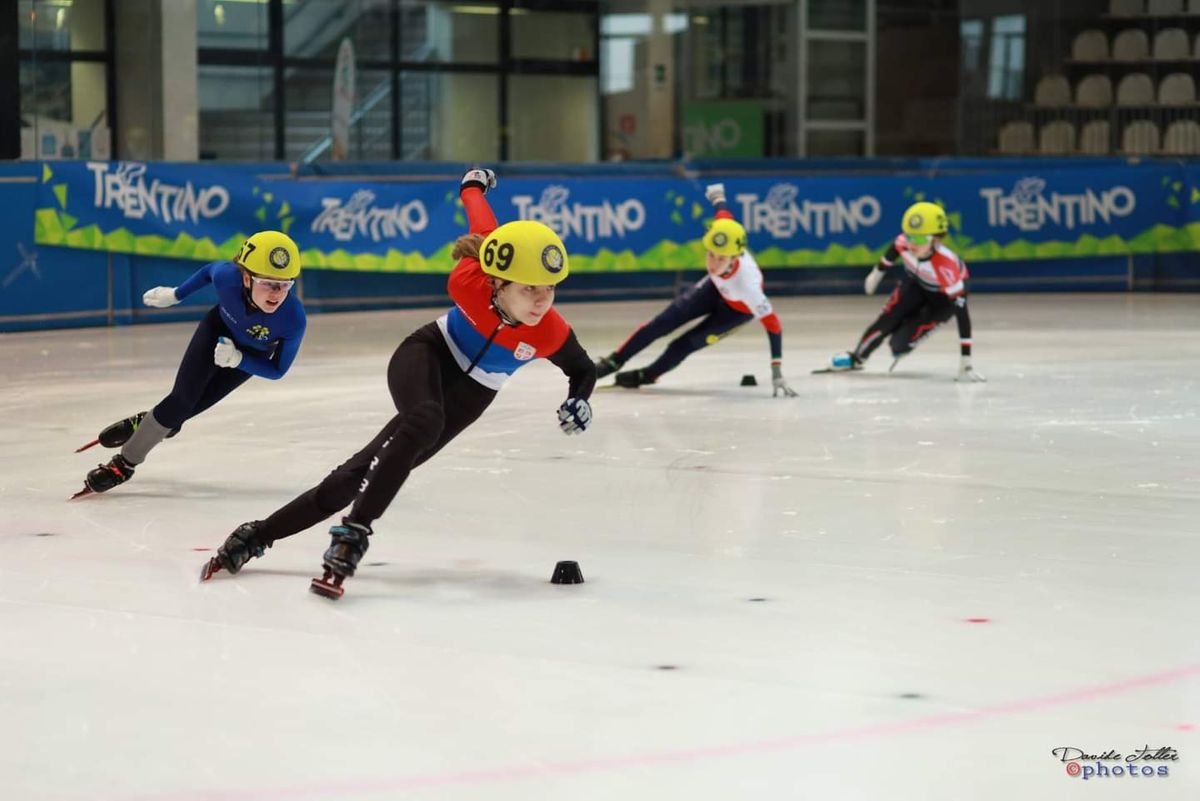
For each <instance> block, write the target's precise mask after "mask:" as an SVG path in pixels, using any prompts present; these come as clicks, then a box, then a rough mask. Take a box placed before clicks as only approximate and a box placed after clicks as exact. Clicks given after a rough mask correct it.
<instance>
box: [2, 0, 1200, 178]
mask: <svg viewBox="0 0 1200 801" xmlns="http://www.w3.org/2000/svg"><path fill="white" fill-rule="evenodd" d="M7 7H8V8H10V9H12V8H15V9H16V15H17V20H16V25H15V26H12V28H11V32H9V33H7V34H5V35H7V36H10V37H11V38H9V39H7V40H4V39H3V37H2V36H0V41H9V42H15V43H16V44H17V53H16V55H15V58H14V59H13V61H11V62H5V63H7V64H12V67H11V68H8V67H6V71H9V69H11V73H10V74H9V75H8V76H7V77H4V78H3V80H6V81H7V91H6V92H0V97H5V96H12V97H14V98H15V100H9V101H8V102H9V103H13V104H15V107H10V108H9V109H4V112H5V114H6V116H7V118H9V119H13V118H16V119H19V120H20V131H21V136H20V153H21V155H24V156H25V157H30V158H33V157H56V156H57V157H75V156H80V155H82V156H85V157H109V156H116V157H121V156H126V157H136V158H141V157H155V156H154V154H155V153H156V152H161V151H162V150H164V149H165V148H164V146H163V145H162V144H161V143H162V141H163V140H164V139H165V138H169V134H170V131H171V129H172V127H173V123H174V122H175V121H180V125H182V126H187V125H191V124H192V120H193V119H194V121H195V122H194V124H195V133H194V134H192V138H193V139H194V140H195V141H194V143H193V147H195V148H196V150H195V152H196V153H197V155H198V156H199V157H200V158H203V159H220V160H264V159H265V160H289V161H313V160H326V159H331V158H333V157H334V152H335V150H336V151H337V152H338V155H339V156H340V157H344V158H348V159H360V160H374V159H449V160H464V161H495V160H503V159H514V160H518V159H519V160H525V159H530V160H543V161H567V162H586V161H592V160H597V159H606V160H607V159H616V160H621V159H641V158H654V159H661V158H680V157H690V158H722V157H738V158H742V157H805V156H823V155H839V156H840V155H949V154H956V153H957V154H973V155H988V154H993V153H1002V152H1003V153H1042V152H1044V153H1053V154H1060V153H1073V152H1085V153H1118V152H1130V153H1134V152H1157V150H1158V149H1167V148H1170V149H1171V151H1170V152H1173V153H1174V152H1185V153H1190V152H1192V151H1191V150H1189V149H1188V148H1190V147H1192V145H1190V144H1189V143H1188V141H1190V140H1188V137H1192V138H1200V114H1198V113H1197V112H1196V110H1195V108H1196V106H1195V102H1196V101H1195V98H1196V96H1198V95H1200V92H1198V91H1197V90H1196V87H1197V85H1198V84H1200V71H1198V70H1197V67H1196V64H1197V63H1200V15H1195V14H1191V15H1189V14H1186V13H1184V14H1179V13H1168V11H1169V9H1168V10H1167V11H1162V13H1158V12H1155V13H1150V12H1149V11H1147V13H1144V14H1141V15H1137V16H1133V17H1129V16H1125V17H1117V16H1113V15H1110V14H1108V13H1107V9H1108V0H1046V1H1045V2H1041V3H1034V2H1032V0H991V1H990V2H989V3H987V4H978V3H967V2H965V0H912V1H911V2H905V3H895V2H883V0H742V1H741V2H734V1H731V2H716V0H605V2H599V1H598V0H194V2H193V3H190V4H177V3H173V2H171V0H10V2H9V3H8V4H7ZM1149 8H1150V6H1147V9H1149ZM1155 8H1159V6H1155ZM1161 8H1164V9H1165V8H1167V6H1161ZM185 9H186V11H185V12H182V13H184V15H185V16H187V17H188V19H187V20H185V22H186V23H187V24H186V25H183V24H181V21H180V19H179V18H178V17H179V15H180V13H181V10H185ZM193 14H194V16H193ZM142 43H144V45H143V44H142ZM345 43H349V47H350V48H351V49H352V53H353V59H352V61H353V65H354V70H353V73H354V77H355V80H354V84H355V93H354V97H353V103H352V105H351V107H350V109H349V112H348V115H347V116H346V118H345V119H344V120H343V121H344V122H345V129H346V139H345V142H344V153H343V152H342V140H341V138H340V136H339V144H338V147H337V148H335V147H334V146H333V145H332V138H333V127H334V126H333V105H334V94H335V91H336V90H337V89H338V86H336V85H335V83H337V82H335V80H334V75H335V72H336V71H337V64H338V57H339V53H340V52H341V51H342V50H343V49H344V47H345ZM181 47H182V48H186V49H187V50H188V51H189V52H190V51H191V49H192V48H194V49H195V53H196V62H195V66H194V68H193V67H192V66H191V65H190V64H188V63H187V60H188V59H187V57H185V56H182V55H180V56H179V57H176V58H168V57H167V54H168V53H169V52H170V51H171V50H172V49H178V48H181ZM10 54H11V51H10ZM171 55H174V54H171ZM10 57H11V55H10ZM180 65H182V67H183V69H176V70H175V71H174V72H173V73H172V74H171V75H170V76H169V77H168V76H166V75H161V76H160V75H157V74H156V71H157V70H159V69H160V68H164V69H165V68H166V67H170V66H176V67H178V66H180ZM193 70H194V71H193ZM346 74H348V73H345V72H344V73H343V76H345V75H346ZM193 75H194V78H193ZM193 81H194V92H195V106H194V107H193V106H191V105H190V103H191V100H190V99H189V95H190V94H191V92H192V91H193V90H192V88H191V87H192V82H193ZM155 82H157V84H158V85H157V88H156V91H148V90H147V85H148V84H149V85H153V84H155ZM1147 87H1149V88H1148V89H1147ZM175 99H181V104H180V106H179V108H180V109H182V110H181V111H180V112H179V113H175V112H174V108H175V107H174V106H172V104H171V102H170V101H172V100H175ZM118 100H119V101H120V103H119V104H118V102H117V101H118ZM155 104H157V105H155ZM152 106H153V108H151V107H152ZM144 108H150V111H149V112H147V113H146V114H144V115H143V114H142V113H141V112H142V109H144ZM155 114H157V118H155ZM172 114H174V116H172ZM118 117H120V118H122V120H123V121H124V127H120V126H118V125H117V121H118V120H117V118H118ZM1134 123H1138V124H1137V125H1134ZM175 127H178V126H175ZM339 130H340V127H339ZM1127 130H1129V131H1130V133H1129V135H1128V136H1126V133H1125V132H1126V131H1127ZM1169 131H1171V132H1173V133H1171V134H1170V137H1168V132H1169ZM114 132H115V133H114ZM1185 140H1188V141H1185ZM0 141H7V142H9V143H10V144H6V145H5V147H7V148H9V150H11V149H12V146H11V142H12V141H14V138H12V137H10V138H9V139H8V140H4V139H3V138H2V137H0ZM156 143H157V144H156ZM1181 143H1182V144H1181ZM1197 147H1200V144H1198V145H1197ZM1179 148H1184V149H1183V151H1180V150H1179ZM180 152H186V149H185V150H184V151H180ZM9 155H15V154H13V153H9ZM160 157H161V155H160ZM183 157H187V156H183Z"/></svg>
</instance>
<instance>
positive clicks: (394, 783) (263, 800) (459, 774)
mask: <svg viewBox="0 0 1200 801" xmlns="http://www.w3.org/2000/svg"><path fill="white" fill-rule="evenodd" d="M1197 674H1200V665H1189V666H1186V667H1181V668H1176V669H1174V670H1167V671H1163V672H1161V673H1150V674H1147V675H1144V676H1136V677H1134V678H1130V679H1124V680H1122V681H1117V682H1112V683H1111V684H1101V685H1097V686H1094V687H1085V688H1082V689H1079V690H1070V691H1067V692H1062V693H1056V694H1054V695H1045V696H1041V697H1038V698H1030V699H1027V700H1024V701H1009V702H1007V703H1003V704H995V705H992V706H985V707H981V708H979V709H974V710H971V711H968V712H945V713H942V714H938V715H929V716H926V717H923V718H915V719H913V720H907V721H897V722H894V723H875V724H870V725H867V726H856V727H852V728H848V729H834V730H833V731H826V732H816V733H813V734H800V735H796V736H793V737H780V738H776V739H772V740H759V741H756V742H747V743H733V744H730V745H718V746H707V747H704V748H692V749H685V750H677V751H651V752H648V753H643V754H629V755H626V756H615V757H600V758H597V759H585V760H577V761H574V762H552V763H547V764H542V765H512V766H508V767H498V768H492V769H488V770H464V771H449V772H445V773H430V774H426V775H419V774H418V775H413V776H399V777H396V778H394V779H378V780H375V781H346V782H337V783H335V782H329V783H326V784H310V785H307V786H304V787H289V788H276V789H266V788H263V789H258V790H212V791H203V790H201V791H193V792H187V793H183V794H175V793H172V794H168V795H156V796H142V797H141V798H142V801H274V800H275V799H282V800H284V801H295V800H296V799H306V798H344V797H350V796H355V795H363V794H368V793H373V794H381V793H397V792H402V791H405V790H416V789H420V788H425V787H443V786H449V785H460V786H461V785H487V784H498V783H501V782H516V781H525V780H528V779H538V778H563V777H565V776H575V775H577V774H581V773H597V772H601V771H616V770H623V769H626V768H638V767H647V766H655V765H673V764H680V763H688V762H698V761H700V760H711V759H727V758H730V757H738V756H746V755H751V754H762V753H767V752H771V751H786V750H790V749H794V748H798V747H800V746H804V745H819V744H824V743H834V742H839V741H845V740H859V739H867V738H873V737H881V736H885V735H889V734H901V733H910V732H920V731H926V730H929V729H939V728H943V727H946V726H952V725H955V724H959V723H973V722H977V721H981V720H988V719H990V718H997V717H1004V716H1006V715H1017V714H1021V713H1023V712H1037V711H1041V710H1045V709H1049V708H1051V707H1056V706H1064V705H1066V704H1073V703H1078V702H1080V701H1091V700H1095V699H1098V698H1104V697H1106V696H1111V695H1118V694H1120V693H1124V692H1128V691H1130V690H1137V689H1141V688H1144V687H1154V686H1158V685H1162V684H1170V683H1172V682H1175V681H1178V680H1180V679H1183V678H1187V677H1188V676H1194V675H1197Z"/></svg>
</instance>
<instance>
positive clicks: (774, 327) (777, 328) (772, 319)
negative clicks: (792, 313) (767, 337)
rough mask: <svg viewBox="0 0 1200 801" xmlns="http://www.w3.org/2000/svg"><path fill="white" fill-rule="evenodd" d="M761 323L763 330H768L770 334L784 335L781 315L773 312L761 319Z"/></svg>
mask: <svg viewBox="0 0 1200 801" xmlns="http://www.w3.org/2000/svg"><path fill="white" fill-rule="evenodd" d="M759 322H760V323H762V325H763V328H765V329H767V331H768V332H769V333H772V334H782V333H783V323H781V322H780V321H779V315H778V314H776V313H775V312H771V313H770V314H768V315H767V316H766V317H762V318H760V319H759Z"/></svg>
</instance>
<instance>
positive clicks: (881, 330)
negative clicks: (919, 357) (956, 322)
mask: <svg viewBox="0 0 1200 801" xmlns="http://www.w3.org/2000/svg"><path fill="white" fill-rule="evenodd" d="M953 316H954V301H952V300H950V299H949V298H948V297H946V296H945V295H943V294H941V293H940V292H929V291H928V290H925V289H922V288H921V285H920V284H919V283H917V282H916V281H915V280H913V279H912V278H908V277H905V278H904V279H903V280H902V281H901V282H900V284H899V285H898V286H897V287H896V288H895V289H894V290H892V294H891V295H890V296H889V297H888V299H887V302H886V303H884V304H883V310H882V311H881V312H880V313H879V317H877V318H876V319H875V322H873V323H871V324H870V325H869V326H867V330H866V331H864V332H863V335H862V339H860V340H859V342H858V347H856V348H855V349H854V354H855V355H856V356H858V357H859V358H860V359H866V358H867V357H868V356H870V355H871V354H872V353H874V352H875V349H876V348H878V347H879V346H880V345H882V344H883V340H884V337H886V336H888V335H889V334H890V335H891V341H890V343H889V345H890V347H891V349H892V355H893V356H903V355H904V354H906V353H909V352H910V351H912V349H913V348H915V347H916V346H917V345H919V344H920V343H921V340H923V339H924V338H925V337H927V336H929V335H930V334H932V333H933V332H934V330H935V329H936V328H937V327H938V326H939V325H941V324H942V323H944V322H946V321H947V320H949V319H950V318H951V317H953Z"/></svg>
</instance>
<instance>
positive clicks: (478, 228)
mask: <svg viewBox="0 0 1200 801" xmlns="http://www.w3.org/2000/svg"><path fill="white" fill-rule="evenodd" d="M495 188H496V173H494V172H492V171H491V170H484V169H474V170H467V172H466V174H465V175H464V176H463V178H462V184H461V185H460V187H459V190H458V196H459V197H460V198H461V199H462V202H463V207H464V208H465V209H466V210H467V225H468V229H469V230H470V232H471V233H473V234H482V235H483V236H487V235H488V234H490V233H491V232H492V231H494V230H496V215H495V214H494V213H492V207H491V206H490V205H488V202H487V200H486V199H485V198H484V194H486V193H487V191H488V190H489V189H495Z"/></svg>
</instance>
